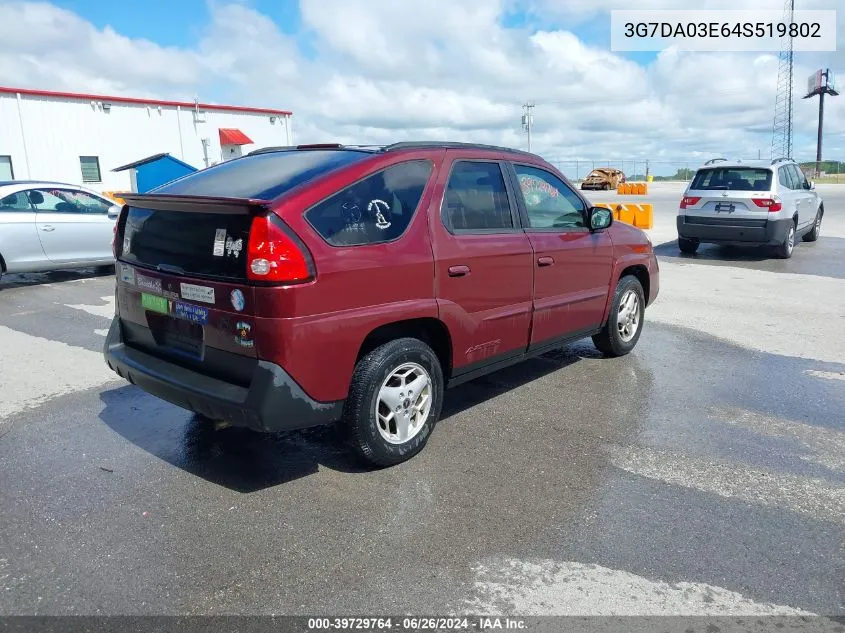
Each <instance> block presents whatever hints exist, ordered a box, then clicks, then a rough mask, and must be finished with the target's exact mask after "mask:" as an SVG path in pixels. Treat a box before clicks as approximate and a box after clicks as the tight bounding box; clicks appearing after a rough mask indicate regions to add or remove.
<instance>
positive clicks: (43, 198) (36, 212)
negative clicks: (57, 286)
mask: <svg viewBox="0 0 845 633" xmlns="http://www.w3.org/2000/svg"><path fill="white" fill-rule="evenodd" d="M120 208H121V207H120V206H119V205H118V204H117V203H115V202H114V201H113V200H110V199H108V198H106V197H105V196H103V195H102V194H99V193H97V192H95V191H91V190H89V189H85V188H83V187H80V186H78V185H68V184H63V183H56V182H42V181H38V182H36V181H8V182H0V275H2V274H3V273H21V272H38V271H45V270H55V269H57V268H81V267H87V266H110V265H112V264H114V255H113V253H112V238H113V232H114V224H115V221H116V220H117V216H118V215H119V214H120Z"/></svg>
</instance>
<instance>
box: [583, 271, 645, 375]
mask: <svg viewBox="0 0 845 633" xmlns="http://www.w3.org/2000/svg"><path fill="white" fill-rule="evenodd" d="M644 319H645V293H644V292H643V286H642V284H641V283H640V281H639V280H638V279H637V278H636V277H634V276H632V275H626V276H625V277H623V278H622V279H620V280H619V283H618V284H616V292H615V294H614V296H613V303H611V305H610V314H609V315H608V318H607V323H605V324H604V327H603V328H602V330H601V332H599V333H598V334H596V335H595V336H593V344H594V345H595V346H596V348H597V349H598V350H599V351H600V352H601V353H602V354H604V355H605V356H610V357H612V358H615V357H618V356H624V355H625V354H628V353H629V352H630V351H631V350H632V349H634V347H635V346H636V345H637V341H639V340H640V334H641V333H642V329H643V321H644Z"/></svg>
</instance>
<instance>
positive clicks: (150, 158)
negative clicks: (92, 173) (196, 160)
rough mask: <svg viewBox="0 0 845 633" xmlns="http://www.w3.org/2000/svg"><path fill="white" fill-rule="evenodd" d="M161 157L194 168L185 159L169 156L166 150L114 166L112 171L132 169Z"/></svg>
mask: <svg viewBox="0 0 845 633" xmlns="http://www.w3.org/2000/svg"><path fill="white" fill-rule="evenodd" d="M162 158H168V159H169V160H172V161H174V162H177V163H179V164H180V165H184V166H185V167H190V168H191V169H195V167H193V166H192V165H189V164H188V163H186V162H185V161H182V160H179V159H178V158H176V157H175V156H171V155H170V154H168V153H167V152H162V153H161V154H153V155H152V156H147V157H146V158H142V159H140V160H136V161H135V162H134V163H129V164H127V165H122V166H120V167H115V168H114V169H112V171H125V170H127V169H133V168H135V167H140V166H141V165H146V164H147V163H154V162H155V161H157V160H161V159H162Z"/></svg>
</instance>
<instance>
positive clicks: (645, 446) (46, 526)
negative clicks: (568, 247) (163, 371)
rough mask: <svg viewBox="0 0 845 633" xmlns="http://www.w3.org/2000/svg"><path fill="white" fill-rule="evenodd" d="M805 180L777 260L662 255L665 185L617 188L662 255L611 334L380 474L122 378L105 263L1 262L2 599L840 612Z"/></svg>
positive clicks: (833, 448) (835, 207)
mask: <svg viewBox="0 0 845 633" xmlns="http://www.w3.org/2000/svg"><path fill="white" fill-rule="evenodd" d="M819 190H820V192H821V193H822V195H823V196H824V198H825V206H826V209H827V215H826V217H825V220H824V222H823V224H822V231H821V238H820V239H819V241H818V242H816V243H814V244H805V243H800V244H799V245H798V246H796V249H795V253H794V255H793V257H792V259H789V260H775V259H768V258H767V255H766V254H765V253H763V252H760V251H744V250H738V249H723V248H718V247H712V246H702V247H701V249H700V251H699V252H698V254H696V255H694V256H683V255H681V254H680V252H679V251H678V249H677V245H676V244H674V243H673V241H674V239H675V237H676V234H675V213H676V210H677V206H676V205H677V202H678V200H679V198H680V196H681V193H682V191H683V186H682V185H680V184H675V183H653V184H652V186H651V193H650V195H649V196H645V197H642V196H637V197H631V198H628V199H629V200H630V201H631V202H651V203H653V204H654V205H655V228H654V229H652V230H651V231H649V233H650V235H651V237H652V241H653V242H654V245H655V250H656V251H657V253H658V254H659V259H660V266H661V294H660V296H659V298H658V300H657V302H656V303H655V304H654V305H653V306H652V307H651V308H649V309H648V310H647V311H646V325H645V330H644V332H643V335H642V337H641V339H640V342H639V344H638V346H637V348H636V349H635V350H634V352H633V353H632V354H631V355H629V356H627V357H624V358H621V359H612V360H611V359H604V358H601V357H600V356H599V355H598V353H597V352H596V350H595V348H594V347H593V346H592V344H591V343H590V341H589V340H587V341H583V342H581V343H578V344H576V345H573V346H571V347H569V348H567V349H565V350H562V351H560V352H556V353H553V354H549V355H546V356H544V357H540V358H537V359H535V360H532V361H529V362H526V363H524V364H522V365H517V366H514V367H512V368H509V369H507V370H504V371H501V372H498V373H496V374H492V375H490V376H487V377H485V378H482V379H479V380H476V381H474V382H472V383H469V384H467V385H464V386H462V387H458V388H456V389H454V390H451V391H450V392H448V393H447V396H446V400H445V405H444V413H443V419H442V421H441V422H440V424H439V425H438V427H437V429H436V430H435V432H434V434H433V436H432V438H431V440H430V441H429V444H428V446H427V448H426V449H425V450H424V451H423V452H422V453H421V454H420V455H418V456H417V457H415V458H414V459H412V460H411V461H409V462H407V463H405V464H402V465H400V466H397V467H394V468H390V469H385V470H379V471H369V470H362V469H361V468H360V467H359V466H358V465H357V463H356V462H355V461H354V459H353V458H352V457H351V456H350V455H349V453H347V451H346V450H345V449H344V448H343V446H342V445H341V444H340V443H339V442H338V432H337V430H336V429H334V428H332V427H327V428H318V429H312V430H308V431H300V432H291V433H287V434H281V435H276V436H263V435H256V434H252V433H249V432H242V431H238V430H233V429H228V430H224V431H217V432H216V431H214V430H212V429H210V428H209V427H208V426H207V425H205V424H203V423H202V422H200V421H198V420H196V419H194V418H193V417H192V415H191V414H190V413H188V412H186V411H183V410H181V409H179V408H177V407H174V406H171V405H169V404H167V403H164V402H162V401H159V400H157V399H155V398H153V397H151V396H148V395H146V394H145V393H143V392H141V391H140V390H138V389H137V388H135V387H133V386H131V385H129V384H128V383H126V382H124V381H122V380H120V379H119V378H118V377H117V376H116V375H114V374H112V373H111V372H109V370H108V368H107V367H106V366H105V363H104V361H103V358H102V354H101V348H102V344H103V341H104V336H105V333H106V329H107V327H108V324H109V321H110V318H111V315H112V314H113V311H114V295H113V292H114V280H113V278H111V277H107V276H95V275H94V274H93V272H88V271H81V272H66V271H60V272H56V273H51V274H43V275H10V276H7V277H4V278H3V279H2V280H0V341H2V343H3V344H2V345H0V472H2V482H0V510H2V516H3V519H2V521H0V614H200V613H202V614H268V613H275V614H299V615H305V614H325V613H330V614H375V613H381V614H385V613H389V614H397V613H423V614H432V613H434V614H437V613H439V614H447V613H458V612H459V613H484V614H493V613H506V614H522V615H541V614H577V615H597V614H697V615H700V614H708V615H710V614H731V615H734V614H738V615H752V614H760V615H764V614H802V613H804V614H806V613H815V614H823V615H843V614H845V580H843V579H845V338H843V336H842V332H843V328H845V213H843V209H845V187H837V186H835V185H828V186H825V185H821V186H819ZM589 196H590V198H591V199H592V200H594V201H603V202H614V201H617V200H618V199H620V197H618V196H617V195H616V194H615V193H610V194H607V193H606V192H595V193H590V194H589ZM623 199H624V198H623Z"/></svg>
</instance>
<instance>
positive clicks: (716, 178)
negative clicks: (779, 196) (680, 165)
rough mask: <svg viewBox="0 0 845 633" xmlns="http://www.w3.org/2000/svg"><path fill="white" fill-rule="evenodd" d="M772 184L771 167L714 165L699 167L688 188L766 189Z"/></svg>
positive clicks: (704, 189) (705, 189)
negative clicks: (706, 167) (710, 167)
mask: <svg viewBox="0 0 845 633" xmlns="http://www.w3.org/2000/svg"><path fill="white" fill-rule="evenodd" d="M771 186H772V170H771V169H755V168H753V167H715V168H712V169H700V170H698V173H696V174H695V178H694V179H693V181H692V185H691V186H690V189H698V190H703V191H707V190H708V189H712V190H725V189H727V190H729V191H768V190H769V188H770V187H771Z"/></svg>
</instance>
